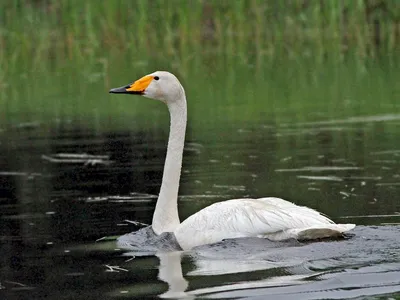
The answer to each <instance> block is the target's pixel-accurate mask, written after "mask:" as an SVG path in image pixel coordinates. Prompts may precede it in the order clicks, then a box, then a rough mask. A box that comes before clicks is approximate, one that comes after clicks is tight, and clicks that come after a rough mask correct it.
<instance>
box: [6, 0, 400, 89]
mask: <svg viewBox="0 0 400 300" xmlns="http://www.w3.org/2000/svg"><path fill="white" fill-rule="evenodd" d="M399 12H400V2H399V1H398V0H337V1H320V0H287V1H284V0H281V1H274V0H270V1H264V0H235V1H230V0H170V1H166V0H135V1H122V0H108V1H97V0H87V1H81V0H8V1H7V0H4V1H1V3H0V24H1V31H0V70H1V74H3V76H4V74H6V73H8V72H10V71H12V70H15V69H16V68H18V67H22V68H26V67H29V68H35V69H36V68H49V67H51V66H53V65H54V64H57V65H59V63H68V64H71V63H72V64H73V63H79V62H85V63H86V64H87V63H99V62H100V63H106V61H107V58H108V57H109V56H110V55H121V53H124V54H126V53H128V54H131V55H132V56H133V57H134V58H135V59H136V61H137V62H138V63H140V59H139V58H140V57H142V58H143V60H145V59H146V58H149V57H150V58H152V59H157V58H159V59H162V58H164V57H166V56H168V57H169V59H170V60H171V61H172V62H174V63H176V64H179V65H180V67H182V69H183V70H184V69H185V66H187V65H188V64H190V63H191V60H193V59H194V57H197V56H201V57H203V58H204V57H206V59H211V60H212V59H213V57H216V56H221V57H222V56H223V57H224V59H227V60H241V61H245V62H248V63H251V64H255V65H260V63H262V61H264V60H268V59H274V58H276V57H279V58H282V57H283V58H290V59H299V58H303V57H312V58H314V59H315V60H317V61H324V60H326V59H327V58H328V59H334V60H337V61H340V60H343V59H344V57H345V56H346V54H348V53H352V54H354V55H355V56H357V57H358V58H359V59H361V60H364V59H366V58H371V57H376V56H378V55H380V54H384V55H387V56H395V54H396V52H398V51H399V48H400V46H399V45H400V41H399V39H400V14H399ZM1 76H2V75H0V84H1V82H2V80H4V78H3V79H2V78H1Z"/></svg>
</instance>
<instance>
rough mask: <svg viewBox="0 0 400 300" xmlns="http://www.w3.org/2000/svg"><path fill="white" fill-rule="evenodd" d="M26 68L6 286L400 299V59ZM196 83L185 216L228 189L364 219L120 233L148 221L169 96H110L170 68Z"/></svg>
mask: <svg viewBox="0 0 400 300" xmlns="http://www.w3.org/2000/svg"><path fill="white" fill-rule="evenodd" d="M125 62H126V60H123V59H121V58H118V57H113V58H110V61H109V62H108V65H109V67H108V71H107V72H105V71H104V70H103V69H102V66H100V65H91V66H85V67H83V68H82V69H79V70H78V69H76V68H72V67H65V68H64V69H57V68H54V69H53V70H46V71H43V70H41V71H35V70H28V71H21V73H20V74H19V75H18V76H17V75H15V77H12V78H9V82H8V84H9V85H11V86H12V87H11V88H10V89H8V90H7V92H5V93H3V96H5V97H6V98H5V99H6V101H4V102H2V103H3V104H2V105H3V107H2V120H1V122H0V124H1V127H0V137H1V140H0V149H1V152H0V153H1V154H0V181H1V185H0V188H1V197H0V207H1V210H0V243H1V244H0V253H1V258H0V261H1V264H0V295H1V296H0V297H1V298H2V299H99V298H100V299H106V298H107V299H143V298H145V297H148V298H153V297H157V296H159V297H165V298H182V299H195V298H202V299H203V298H204V299H235V298H248V299H299V298H301V299H321V298H329V299H342V298H357V297H358V298H362V297H369V298H368V299H389V298H393V299H394V298H398V297H400V296H399V295H400V251H399V249H400V238H399V230H400V201H399V197H400V143H399V141H400V102H399V100H398V99H400V98H399V97H400V89H399V84H398V82H399V79H400V78H399V74H400V72H398V71H399V69H398V67H397V65H396V64H386V63H385V62H371V63H370V64H362V65H360V64H359V63H358V62H357V61H354V62H352V61H351V62H348V63H346V64H345V63H344V64H341V65H337V66H336V65H335V64H319V63H312V61H311V60H309V61H302V62H276V61H275V62H266V63H265V64H264V65H261V66H253V65H249V64H245V63H243V62H239V61H238V62H236V64H235V61H229V63H215V62H213V61H211V62H208V63H204V64H203V63H202V62H201V61H196V62H194V63H193V65H191V67H188V68H185V69H182V70H180V69H179V68H176V67H175V66H171V65H168V64H167V63H165V62H163V63H159V64H158V63H157V62H153V63H148V62H137V63H136V64H135V63H132V64H126V63H125ZM160 65H161V67H162V68H163V69H169V70H172V71H173V72H175V73H176V74H177V76H178V77H179V78H181V81H182V83H183V85H184V86H185V89H186V94H187V98H188V109H189V112H188V118H189V123H188V130H187V135H186V144H185V151H184V161H183V171H182V178H181V186H180V199H179V212H180V217H181V220H183V219H185V218H186V217H188V216H189V215H191V214H193V213H195V212H197V211H199V210H200V209H201V208H203V207H206V206H208V205H210V204H212V203H214V202H216V201H223V200H227V199H232V198H243V197H253V198H256V197H265V196H276V197H281V198H284V199H286V200H289V201H292V202H294V203H296V204H299V205H306V206H309V207H312V208H315V209H317V210H319V211H321V212H323V213H324V214H326V215H328V216H330V217H331V218H332V219H333V220H334V221H336V222H342V223H353V222H354V223H356V224H357V225H358V226H357V227H356V229H354V230H353V231H351V232H350V233H349V235H348V236H347V237H346V238H344V239H341V240H322V241H317V242H312V243H311V242H310V243H304V242H298V241H287V242H280V243H277V242H275V243H274V242H270V241H268V240H262V239H236V240H227V241H223V242H221V243H218V244H214V245H205V246H201V247H199V248H196V249H193V250H191V251H185V252H179V251H171V252H160V253H155V252H152V251H135V252H132V251H127V250H124V249H119V248H118V247H117V244H116V242H115V238H116V237H117V236H119V235H122V234H124V233H128V232H131V231H135V230H138V229H139V228H142V227H144V226H146V224H150V223H151V218H152V213H153V210H154V206H155V202H156V199H157V194H158V191H159V188H160V184H161V177H162V170H163V163H164V159H165V151H166V144H167V139H168V130H169V127H168V125H169V117H168V112H167V109H166V107H164V105H163V104H161V103H158V102H156V101H151V100H148V99H144V98H141V97H138V96H130V95H109V94H108V89H109V88H111V87H117V86H121V85H125V84H128V83H129V82H131V81H133V80H136V79H137V78H140V77H141V76H142V75H145V74H147V73H151V72H153V71H154V70H156V69H159V68H161V67H160Z"/></svg>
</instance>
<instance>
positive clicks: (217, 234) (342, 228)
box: [110, 71, 355, 249]
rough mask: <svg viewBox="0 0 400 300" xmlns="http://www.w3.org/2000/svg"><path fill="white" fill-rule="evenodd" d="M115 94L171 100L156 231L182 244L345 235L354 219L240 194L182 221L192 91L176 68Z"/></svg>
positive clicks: (155, 212) (193, 244)
mask: <svg viewBox="0 0 400 300" xmlns="http://www.w3.org/2000/svg"><path fill="white" fill-rule="evenodd" d="M110 92H111V93H124V94H140V95H143V96H145V97H148V98H152V99H156V100H160V101H162V102H164V103H165V104H167V106H168V109H169V112H170V116H171V125H170V136H169V141H168V150H167V156H166V160H165V165H164V174H163V179H162V185H161V189H160V194H159V197H158V200H157V204H156V209H155V211H154V215H153V223H152V227H153V230H154V232H155V233H156V234H158V235H159V234H161V233H163V232H173V233H174V234H175V237H176V239H177V241H178V243H179V245H180V246H181V247H182V249H190V248H193V247H196V246H199V245H203V244H209V243H215V242H219V241H221V240H223V239H230V238H239V237H263V238H268V239H271V240H276V241H277V240H285V239H289V238H295V239H301V240H310V239H318V238H326V237H332V236H339V235H341V234H342V233H343V232H346V231H348V230H351V229H353V228H354V227H355V225H354V224H335V223H334V222H333V221H332V220H330V219H329V218H327V217H326V216H323V215H322V214H320V213H319V212H317V211H315V210H313V209H311V208H308V207H304V206H298V205H295V204H293V203H291V202H288V201H285V200H283V199H280V198H274V197H269V198H260V199H234V200H227V201H223V202H218V203H214V204H212V205H210V206H208V207H206V208H204V209H202V210H200V211H199V212H197V213H195V214H194V215H192V216H190V217H188V218H187V219H186V220H185V221H183V222H182V223H180V221H179V217H178V203H177V201H178V200H177V199H178V188H179V179H180V174H181V167H182V154H183V147H184V141H185V130H186V121H187V118H186V115H187V108H186V96H185V91H184V89H183V87H182V85H181V84H180V82H179V80H178V79H177V78H176V77H175V76H174V75H173V74H171V73H169V72H165V71H157V72H154V73H152V74H149V75H146V76H144V77H142V78H141V79H139V80H137V81H135V82H134V83H132V84H131V85H129V86H124V87H121V88H116V89H112V90H110Z"/></svg>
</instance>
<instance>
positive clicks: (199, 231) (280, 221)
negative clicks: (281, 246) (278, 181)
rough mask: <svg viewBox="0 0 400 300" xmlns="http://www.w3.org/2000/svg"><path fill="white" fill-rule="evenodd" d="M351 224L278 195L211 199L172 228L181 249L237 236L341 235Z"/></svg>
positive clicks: (299, 236)
mask: <svg viewBox="0 0 400 300" xmlns="http://www.w3.org/2000/svg"><path fill="white" fill-rule="evenodd" d="M354 226H355V225H353V224H335V223H334V222H333V221H332V220H330V219H329V218H327V217H326V216H324V215H322V214H320V213H319V212H317V211H315V210H313V209H311V208H308V207H304V206H298V205H295V204H293V203H291V202H288V201H285V200H283V199H279V198H273V197H270V198H259V199H234V200H228V201H224V202H218V203H214V204H212V205H210V206H208V207H206V208H204V209H202V210H200V211H199V212H198V213H196V214H194V215H192V216H190V217H189V218H187V219H186V220H185V221H184V222H182V223H181V224H180V226H179V227H178V228H177V229H176V230H175V231H174V233H175V236H176V238H177V240H178V242H179V244H180V245H181V247H182V248H183V249H190V248H192V247H195V246H198V245H201V244H209V243H215V242H218V241H221V240H222V239H229V238H238V237H266V238H269V239H271V240H285V239H289V238H297V239H315V238H323V237H329V236H337V235H341V234H342V233H343V232H344V231H347V230H350V229H352V228H354Z"/></svg>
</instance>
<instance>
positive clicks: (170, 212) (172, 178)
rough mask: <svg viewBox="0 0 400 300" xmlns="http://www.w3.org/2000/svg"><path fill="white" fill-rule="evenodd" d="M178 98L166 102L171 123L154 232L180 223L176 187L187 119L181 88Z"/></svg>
mask: <svg viewBox="0 0 400 300" xmlns="http://www.w3.org/2000/svg"><path fill="white" fill-rule="evenodd" d="M180 98H181V99H177V100H176V101H174V102H172V103H169V104H168V109H169V113H170V117H171V125H170V133H169V140H168V149H167V157H166V159H165V165H164V174H163V179H162V184H161V189H160V194H159V196H158V200H157V204H156V209H155V211H154V215H153V223H152V226H153V230H154V232H155V233H156V234H161V233H162V232H173V231H174V230H175V228H177V227H178V226H179V224H180V221H179V215H178V189H179V179H180V176H181V168H182V155H183V147H184V144H185V131H186V119H187V109H186V97H185V92H184V91H183V89H182V93H181V96H180Z"/></svg>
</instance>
